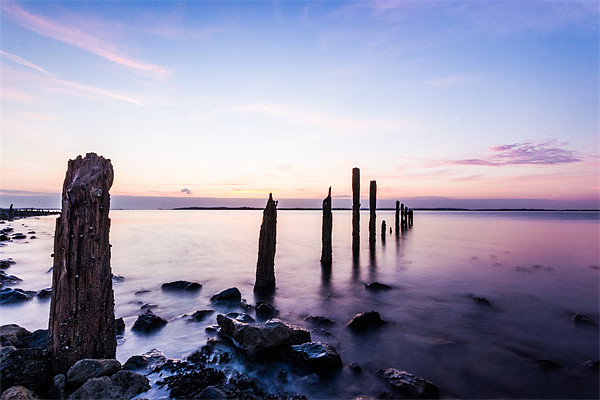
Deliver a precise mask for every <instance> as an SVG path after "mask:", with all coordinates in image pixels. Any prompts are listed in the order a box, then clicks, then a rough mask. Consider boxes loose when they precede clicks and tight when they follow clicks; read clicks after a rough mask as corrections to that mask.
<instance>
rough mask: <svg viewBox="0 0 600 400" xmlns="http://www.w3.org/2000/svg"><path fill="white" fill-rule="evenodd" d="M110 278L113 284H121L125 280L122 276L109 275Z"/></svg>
mask: <svg viewBox="0 0 600 400" xmlns="http://www.w3.org/2000/svg"><path fill="white" fill-rule="evenodd" d="M111 277H112V280H113V282H123V281H124V280H125V277H124V276H123V275H114V274H111Z"/></svg>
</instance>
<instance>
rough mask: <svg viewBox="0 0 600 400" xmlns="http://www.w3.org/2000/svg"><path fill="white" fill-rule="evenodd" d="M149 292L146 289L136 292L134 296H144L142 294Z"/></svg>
mask: <svg viewBox="0 0 600 400" xmlns="http://www.w3.org/2000/svg"><path fill="white" fill-rule="evenodd" d="M150 292H151V290H148V289H140V290H138V291H137V292H135V293H134V294H144V293H150Z"/></svg>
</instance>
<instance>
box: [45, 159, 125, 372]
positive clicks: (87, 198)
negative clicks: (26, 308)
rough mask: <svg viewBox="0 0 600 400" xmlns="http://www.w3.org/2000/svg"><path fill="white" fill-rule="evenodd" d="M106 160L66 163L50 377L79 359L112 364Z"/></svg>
mask: <svg viewBox="0 0 600 400" xmlns="http://www.w3.org/2000/svg"><path fill="white" fill-rule="evenodd" d="M112 183H113V167H112V165H111V163H110V160H108V159H105V158H104V157H101V156H98V155H97V154H95V153H88V154H86V156H85V158H82V157H81V156H78V157H77V158H76V159H75V160H69V163H68V167H67V174H66V176H65V181H64V185H63V192H62V212H61V214H60V217H58V218H57V220H56V231H55V236H54V262H53V272H52V299H51V301H50V318H49V324H48V342H47V348H48V351H49V355H50V360H51V361H50V368H51V371H52V373H53V374H59V373H63V374H64V373H66V372H67V370H68V369H69V368H70V367H71V366H72V365H73V364H74V363H75V362H77V361H78V360H80V359H82V358H115V355H116V348H117V339H116V337H117V336H116V328H115V315H114V294H113V288H112V278H111V268H110V244H109V230H110V219H109V218H108V212H109V209H110V194H109V192H108V191H109V189H110V187H111V186H112Z"/></svg>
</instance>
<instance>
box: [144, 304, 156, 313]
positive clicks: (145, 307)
mask: <svg viewBox="0 0 600 400" xmlns="http://www.w3.org/2000/svg"><path fill="white" fill-rule="evenodd" d="M156 307H158V304H150V303H146V304H142V306H141V307H140V310H142V311H146V310H151V309H153V308H156Z"/></svg>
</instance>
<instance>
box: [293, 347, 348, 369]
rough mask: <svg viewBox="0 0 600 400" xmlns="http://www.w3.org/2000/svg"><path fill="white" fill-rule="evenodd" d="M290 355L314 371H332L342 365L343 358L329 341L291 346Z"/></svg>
mask: <svg viewBox="0 0 600 400" xmlns="http://www.w3.org/2000/svg"><path fill="white" fill-rule="evenodd" d="M289 353H290V357H291V358H292V359H293V360H295V361H298V362H300V363H301V364H304V365H306V366H307V367H308V368H310V369H312V370H314V371H320V372H324V371H331V370H334V369H336V368H340V367H341V366H342V358H341V357H340V355H339V354H338V352H337V351H336V350H335V347H333V346H332V345H330V344H328V343H321V342H309V343H303V344H298V345H293V346H290V350H289Z"/></svg>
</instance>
